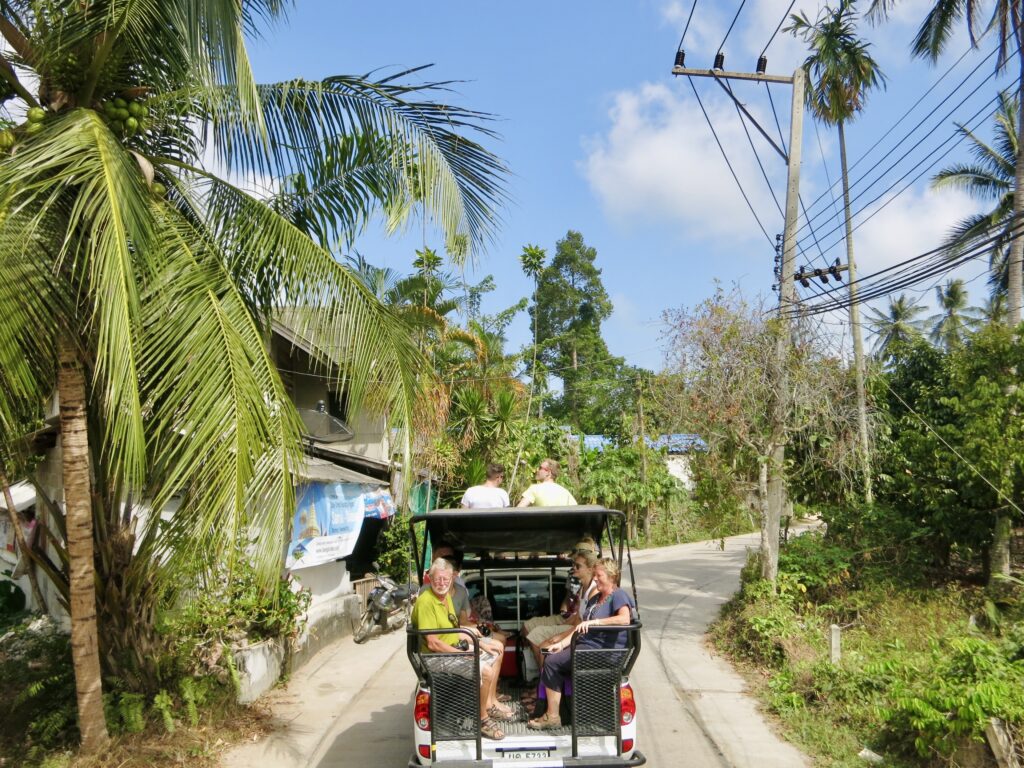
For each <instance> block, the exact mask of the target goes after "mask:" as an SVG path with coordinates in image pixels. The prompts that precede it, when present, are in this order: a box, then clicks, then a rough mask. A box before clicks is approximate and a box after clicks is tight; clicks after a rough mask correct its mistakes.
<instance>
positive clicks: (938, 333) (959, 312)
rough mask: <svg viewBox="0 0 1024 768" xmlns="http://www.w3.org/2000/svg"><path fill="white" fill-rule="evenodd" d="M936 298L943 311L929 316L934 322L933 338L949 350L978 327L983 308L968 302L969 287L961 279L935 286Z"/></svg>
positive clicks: (929, 319) (932, 322)
mask: <svg viewBox="0 0 1024 768" xmlns="http://www.w3.org/2000/svg"><path fill="white" fill-rule="evenodd" d="M935 298H936V300H937V301H938V302H939V307H940V309H941V310H942V311H941V312H939V313H938V314H936V315H932V316H931V317H930V318H928V322H929V323H931V324H932V332H931V340H932V342H933V343H935V344H938V345H940V346H942V347H944V348H945V349H947V350H949V349H952V348H953V347H956V346H958V345H959V344H961V343H962V342H963V340H964V337H965V336H967V334H968V333H970V332H971V331H973V330H975V329H976V328H977V327H978V324H979V323H980V315H981V310H979V309H978V308H977V307H972V306H970V305H969V304H968V303H967V302H968V298H967V289H966V288H965V287H964V281H963V280H960V279H956V280H947V281H946V284H945V285H942V286H935Z"/></svg>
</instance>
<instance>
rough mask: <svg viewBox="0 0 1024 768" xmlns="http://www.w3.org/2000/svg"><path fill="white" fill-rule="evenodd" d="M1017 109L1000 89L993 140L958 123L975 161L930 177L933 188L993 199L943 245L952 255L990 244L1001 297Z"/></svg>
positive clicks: (993, 281)
mask: <svg viewBox="0 0 1024 768" xmlns="http://www.w3.org/2000/svg"><path fill="white" fill-rule="evenodd" d="M1018 111H1019V108H1018V105H1017V97H1016V96H1011V95H1009V94H1007V93H1001V94H999V109H998V110H996V115H995V122H996V126H995V136H994V139H993V142H992V143H988V142H985V141H982V140H981V139H980V138H978V137H977V136H976V135H975V134H974V133H973V132H972V131H970V130H969V129H968V128H965V127H964V126H962V125H958V126H957V132H958V133H959V134H960V135H961V136H962V137H963V138H965V139H967V142H968V145H969V147H970V151H971V154H972V155H973V157H974V162H973V163H970V164H963V163H957V164H955V165H951V166H950V167H948V168H944V169H943V170H941V171H939V172H938V173H937V174H935V176H934V177H932V187H933V188H936V189H941V188H953V189H961V190H963V191H965V192H967V194H969V195H970V196H971V197H973V198H975V199H976V200H984V201H992V202H994V203H995V205H994V206H993V208H992V210H990V211H989V212H988V213H977V214H974V215H972V216H968V217H967V218H965V219H963V220H962V221H960V222H959V223H958V224H957V225H956V226H955V227H954V228H953V230H952V232H950V234H949V236H948V237H947V238H946V241H945V242H944V243H943V248H944V249H945V251H946V253H947V254H948V255H949V257H950V258H956V257H958V256H960V255H961V254H963V253H964V252H966V251H970V250H971V249H972V248H979V247H984V248H985V249H986V250H988V252H989V266H990V269H991V275H990V277H989V283H990V285H991V287H992V295H993V296H994V297H995V296H1002V297H1003V299H1004V300H1005V297H1006V290H1007V278H1008V274H1009V270H1008V261H1009V252H1010V243H1011V242H1012V236H1013V221H1014V218H1013V195H1014V168H1015V166H1016V163H1017V113H1018ZM993 238H995V239H994V240H993ZM989 241H991V242H989ZM1004 303H1005V302H1004Z"/></svg>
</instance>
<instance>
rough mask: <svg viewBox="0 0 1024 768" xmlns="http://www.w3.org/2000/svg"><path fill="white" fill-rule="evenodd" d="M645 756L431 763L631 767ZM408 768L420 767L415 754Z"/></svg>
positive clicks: (491, 767) (492, 767) (444, 767)
mask: <svg viewBox="0 0 1024 768" xmlns="http://www.w3.org/2000/svg"><path fill="white" fill-rule="evenodd" d="M646 763H647V758H646V757H644V754H643V752H641V751H639V750H634V751H633V756H632V757H629V758H623V757H596V756H591V757H553V758H550V759H548V760H443V761H439V762H435V763H433V765H435V766H439V768H631V767H632V766H637V765H646ZM409 768H422V766H421V765H420V761H419V758H417V757H416V755H413V756H412V759H410V760H409Z"/></svg>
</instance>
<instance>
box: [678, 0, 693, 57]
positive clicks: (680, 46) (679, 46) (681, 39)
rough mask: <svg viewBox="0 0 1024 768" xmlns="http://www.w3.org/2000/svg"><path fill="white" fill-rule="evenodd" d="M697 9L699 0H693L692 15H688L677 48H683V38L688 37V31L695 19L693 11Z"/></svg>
mask: <svg viewBox="0 0 1024 768" xmlns="http://www.w3.org/2000/svg"><path fill="white" fill-rule="evenodd" d="M695 10H697V0H693V5H691V6H690V15H689V16H687V17H686V26H684V27H683V34H682V36H681V37H680V38H679V45H678V46H677V47H676V50H682V48H683V40H685V39H686V33H687V31H688V30H689V29H690V22H691V21H692V20H693V12H694V11H695Z"/></svg>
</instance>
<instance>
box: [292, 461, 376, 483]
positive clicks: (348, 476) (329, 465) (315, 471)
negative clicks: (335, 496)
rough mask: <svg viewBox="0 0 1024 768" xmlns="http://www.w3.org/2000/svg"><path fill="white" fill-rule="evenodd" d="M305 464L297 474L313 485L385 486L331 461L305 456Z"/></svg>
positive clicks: (372, 478)
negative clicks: (360, 484) (354, 484)
mask: <svg viewBox="0 0 1024 768" xmlns="http://www.w3.org/2000/svg"><path fill="white" fill-rule="evenodd" d="M305 459H306V460H305V463H304V465H303V466H302V467H300V468H299V471H298V472H297V474H298V475H299V476H300V477H302V478H304V479H305V480H311V481H312V482H315V483H366V484H369V485H387V483H386V482H384V481H383V480H378V479H377V478H375V477H370V476H369V475H364V474H362V473H360V472H356V471H355V470H353V469H348V468H347V467H339V466H338V465H337V464H335V463H334V462H331V461H325V460H324V459H318V458H316V457H315V456H306V457H305Z"/></svg>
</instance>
